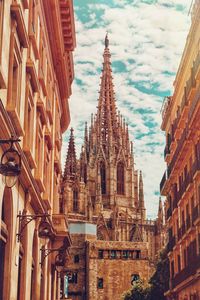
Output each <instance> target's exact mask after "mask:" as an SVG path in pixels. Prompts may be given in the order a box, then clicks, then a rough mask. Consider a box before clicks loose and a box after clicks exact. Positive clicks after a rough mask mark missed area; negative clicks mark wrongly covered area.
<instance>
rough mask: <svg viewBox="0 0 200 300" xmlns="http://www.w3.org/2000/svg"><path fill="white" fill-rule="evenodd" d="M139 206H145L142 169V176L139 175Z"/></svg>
mask: <svg viewBox="0 0 200 300" xmlns="http://www.w3.org/2000/svg"><path fill="white" fill-rule="evenodd" d="M139 207H140V208H144V191H143V179H142V171H140V176H139Z"/></svg>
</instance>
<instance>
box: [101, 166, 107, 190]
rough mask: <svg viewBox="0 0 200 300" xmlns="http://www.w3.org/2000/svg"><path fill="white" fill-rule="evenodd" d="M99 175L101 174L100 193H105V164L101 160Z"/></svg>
mask: <svg viewBox="0 0 200 300" xmlns="http://www.w3.org/2000/svg"><path fill="white" fill-rule="evenodd" d="M100 175H101V193H102V195H105V194H106V166H105V163H104V162H103V161H101V163H100Z"/></svg>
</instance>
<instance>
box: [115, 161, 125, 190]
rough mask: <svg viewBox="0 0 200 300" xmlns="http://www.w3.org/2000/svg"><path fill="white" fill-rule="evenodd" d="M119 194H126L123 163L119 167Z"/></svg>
mask: <svg viewBox="0 0 200 300" xmlns="http://www.w3.org/2000/svg"><path fill="white" fill-rule="evenodd" d="M117 194H120V195H123V194H124V164H123V163H122V162H119V163H118V165H117Z"/></svg>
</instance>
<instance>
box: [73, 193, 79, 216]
mask: <svg viewBox="0 0 200 300" xmlns="http://www.w3.org/2000/svg"><path fill="white" fill-rule="evenodd" d="M73 211H74V212H76V211H78V190H77V189H74V190H73Z"/></svg>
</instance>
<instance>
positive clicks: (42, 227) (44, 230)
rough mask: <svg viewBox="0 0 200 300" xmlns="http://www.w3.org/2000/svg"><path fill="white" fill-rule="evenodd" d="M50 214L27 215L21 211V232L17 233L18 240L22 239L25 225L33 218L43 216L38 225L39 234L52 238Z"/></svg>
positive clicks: (19, 216) (44, 237)
mask: <svg viewBox="0 0 200 300" xmlns="http://www.w3.org/2000/svg"><path fill="white" fill-rule="evenodd" d="M49 216H50V215H49V214H45V213H44V214H38V215H26V214H25V213H21V212H19V215H17V217H18V218H19V232H18V233H17V239H18V242H19V241H20V239H21V237H22V234H23V231H24V229H25V227H26V226H27V225H28V224H29V223H30V222H31V221H33V220H36V219H37V218H41V221H40V224H39V227H38V236H39V237H40V238H42V239H47V238H51V237H52V236H53V231H52V227H51V225H50V223H49V222H48V217H49Z"/></svg>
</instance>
